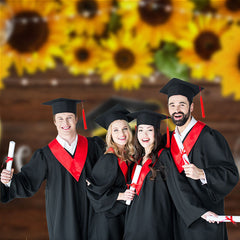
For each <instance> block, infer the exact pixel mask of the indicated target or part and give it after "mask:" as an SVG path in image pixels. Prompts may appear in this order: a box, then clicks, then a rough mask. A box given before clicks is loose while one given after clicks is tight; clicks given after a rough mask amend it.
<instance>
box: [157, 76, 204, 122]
mask: <svg viewBox="0 0 240 240" xmlns="http://www.w3.org/2000/svg"><path fill="white" fill-rule="evenodd" d="M203 89H204V88H202V87H200V86H198V85H196V84H193V83H190V82H185V81H183V80H181V79H178V78H172V79H171V80H170V81H169V82H168V83H167V84H166V85H165V86H164V87H163V88H162V89H160V92H161V93H164V94H167V95H168V98H169V97H171V96H173V95H183V96H185V97H187V99H188V101H189V103H190V104H191V103H192V101H193V98H194V97H195V96H196V95H197V94H198V93H199V92H200V104H201V112H202V117H203V118H205V111H204V106H203V100H202V95H201V91H202V90H203Z"/></svg>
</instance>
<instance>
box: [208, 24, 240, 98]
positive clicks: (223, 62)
mask: <svg viewBox="0 0 240 240" xmlns="http://www.w3.org/2000/svg"><path fill="white" fill-rule="evenodd" d="M239 42H240V27H239V26H236V25H233V26H232V27H231V29H230V30H229V31H228V32H227V33H226V34H224V36H223V37H222V38H221V43H222V46H223V47H222V49H221V51H219V52H217V53H215V54H214V56H213V63H214V66H215V70H216V72H217V73H218V75H219V76H220V77H221V88H222V94H223V95H224V96H228V95H230V94H234V97H235V100H240V80H239V79H240V45H239Z"/></svg>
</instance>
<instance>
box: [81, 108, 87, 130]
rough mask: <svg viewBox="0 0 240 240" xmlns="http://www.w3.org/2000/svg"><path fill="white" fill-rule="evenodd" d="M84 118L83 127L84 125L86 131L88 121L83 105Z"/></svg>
mask: <svg viewBox="0 0 240 240" xmlns="http://www.w3.org/2000/svg"><path fill="white" fill-rule="evenodd" d="M82 118H83V125H84V129H85V130H87V129H88V128H87V121H86V116H85V111H84V108H83V104H82Z"/></svg>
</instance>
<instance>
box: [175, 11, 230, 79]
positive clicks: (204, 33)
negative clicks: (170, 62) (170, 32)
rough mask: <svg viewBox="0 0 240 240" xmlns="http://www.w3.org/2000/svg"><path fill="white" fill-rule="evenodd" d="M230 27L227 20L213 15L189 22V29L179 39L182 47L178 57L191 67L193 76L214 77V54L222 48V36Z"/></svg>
mask: <svg viewBox="0 0 240 240" xmlns="http://www.w3.org/2000/svg"><path fill="white" fill-rule="evenodd" d="M228 28H229V26H228V25H227V24H226V21H224V20H223V19H222V20H220V19H216V18H213V17H212V16H211V15H200V16H199V17H196V18H195V19H194V20H193V21H191V22H190V23H189V25H188V30H187V31H186V32H184V33H183V36H182V38H181V39H179V41H178V44H179V46H180V47H181V50H180V51H179V53H178V57H179V58H180V62H181V63H184V64H187V65H188V66H189V67H190V68H191V75H192V77H193V78H196V79H200V78H206V79H207V80H209V81H211V80H213V79H214V77H215V72H214V70H213V62H212V61H211V60H212V56H213V54H214V53H215V52H217V51H219V50H220V49H221V41H220V40H221V36H222V35H223V34H224V33H225V32H226V31H227V30H228Z"/></svg>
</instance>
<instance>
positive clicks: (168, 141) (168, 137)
mask: <svg viewBox="0 0 240 240" xmlns="http://www.w3.org/2000/svg"><path fill="white" fill-rule="evenodd" d="M166 148H170V133H169V127H168V126H167V144H166Z"/></svg>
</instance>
